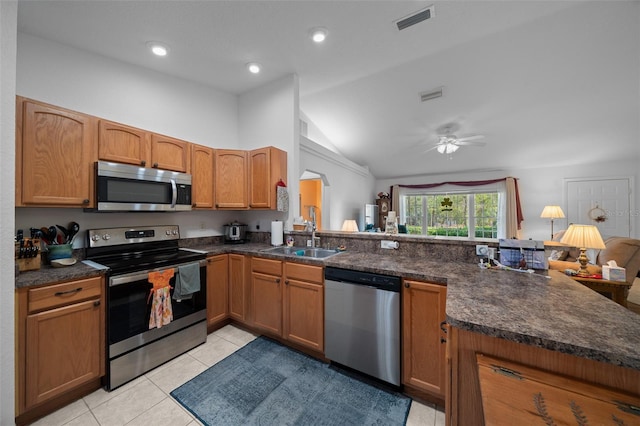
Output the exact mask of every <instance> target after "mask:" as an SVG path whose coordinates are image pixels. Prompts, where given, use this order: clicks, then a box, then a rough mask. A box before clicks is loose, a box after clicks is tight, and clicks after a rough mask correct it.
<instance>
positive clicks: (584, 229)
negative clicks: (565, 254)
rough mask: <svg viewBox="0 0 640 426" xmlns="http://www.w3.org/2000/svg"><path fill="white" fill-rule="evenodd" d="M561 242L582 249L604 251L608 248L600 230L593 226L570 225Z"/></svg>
mask: <svg viewBox="0 0 640 426" xmlns="http://www.w3.org/2000/svg"><path fill="white" fill-rule="evenodd" d="M560 242H561V243H565V244H567V245H570V246H572V247H577V248H580V249H582V248H585V249H598V250H603V249H605V248H606V246H605V245H604V241H602V237H601V236H600V232H599V231H598V228H597V227H595V226H593V225H576V224H572V225H569V229H567V231H566V232H565V233H564V235H563V236H562V239H561V240H560Z"/></svg>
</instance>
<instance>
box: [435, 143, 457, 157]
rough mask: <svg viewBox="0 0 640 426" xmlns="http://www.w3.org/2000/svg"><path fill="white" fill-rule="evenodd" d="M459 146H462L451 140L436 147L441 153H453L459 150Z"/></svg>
mask: <svg viewBox="0 0 640 426" xmlns="http://www.w3.org/2000/svg"><path fill="white" fill-rule="evenodd" d="M458 148H460V147H459V146H458V145H456V144H454V143H451V142H446V143H443V144H440V145H438V146H437V147H436V150H437V151H438V152H439V153H440V154H453V153H454V152H456V151H457V150H458Z"/></svg>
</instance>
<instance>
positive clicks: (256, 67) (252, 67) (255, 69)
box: [247, 62, 261, 74]
mask: <svg viewBox="0 0 640 426" xmlns="http://www.w3.org/2000/svg"><path fill="white" fill-rule="evenodd" d="M247 69H248V70H249V72H250V73H251V74H258V73H259V72H260V69H261V66H260V64H259V63H257V62H249V63H248V64H247Z"/></svg>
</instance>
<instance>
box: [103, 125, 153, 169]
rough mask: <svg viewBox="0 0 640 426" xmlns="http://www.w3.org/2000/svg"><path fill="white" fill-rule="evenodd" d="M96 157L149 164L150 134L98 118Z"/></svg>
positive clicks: (133, 163)
mask: <svg viewBox="0 0 640 426" xmlns="http://www.w3.org/2000/svg"><path fill="white" fill-rule="evenodd" d="M98 158H100V160H104V161H114V162H116V163H125V164H132V165H135V166H142V167H145V166H150V164H148V161H149V159H150V158H151V134H150V133H149V132H146V131H144V130H141V129H136V128H135V127H129V126H125V125H122V124H118V123H113V122H111V121H106V120H100V125H99V130H98Z"/></svg>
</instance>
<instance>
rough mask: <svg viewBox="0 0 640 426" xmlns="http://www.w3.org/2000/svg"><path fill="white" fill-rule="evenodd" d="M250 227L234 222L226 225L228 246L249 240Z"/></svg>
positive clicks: (225, 236)
mask: <svg viewBox="0 0 640 426" xmlns="http://www.w3.org/2000/svg"><path fill="white" fill-rule="evenodd" d="M247 228H248V225H242V224H240V223H238V222H233V223H230V224H228V225H224V242H225V243H226V244H234V243H236V244H237V243H244V242H245V241H246V239H247Z"/></svg>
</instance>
